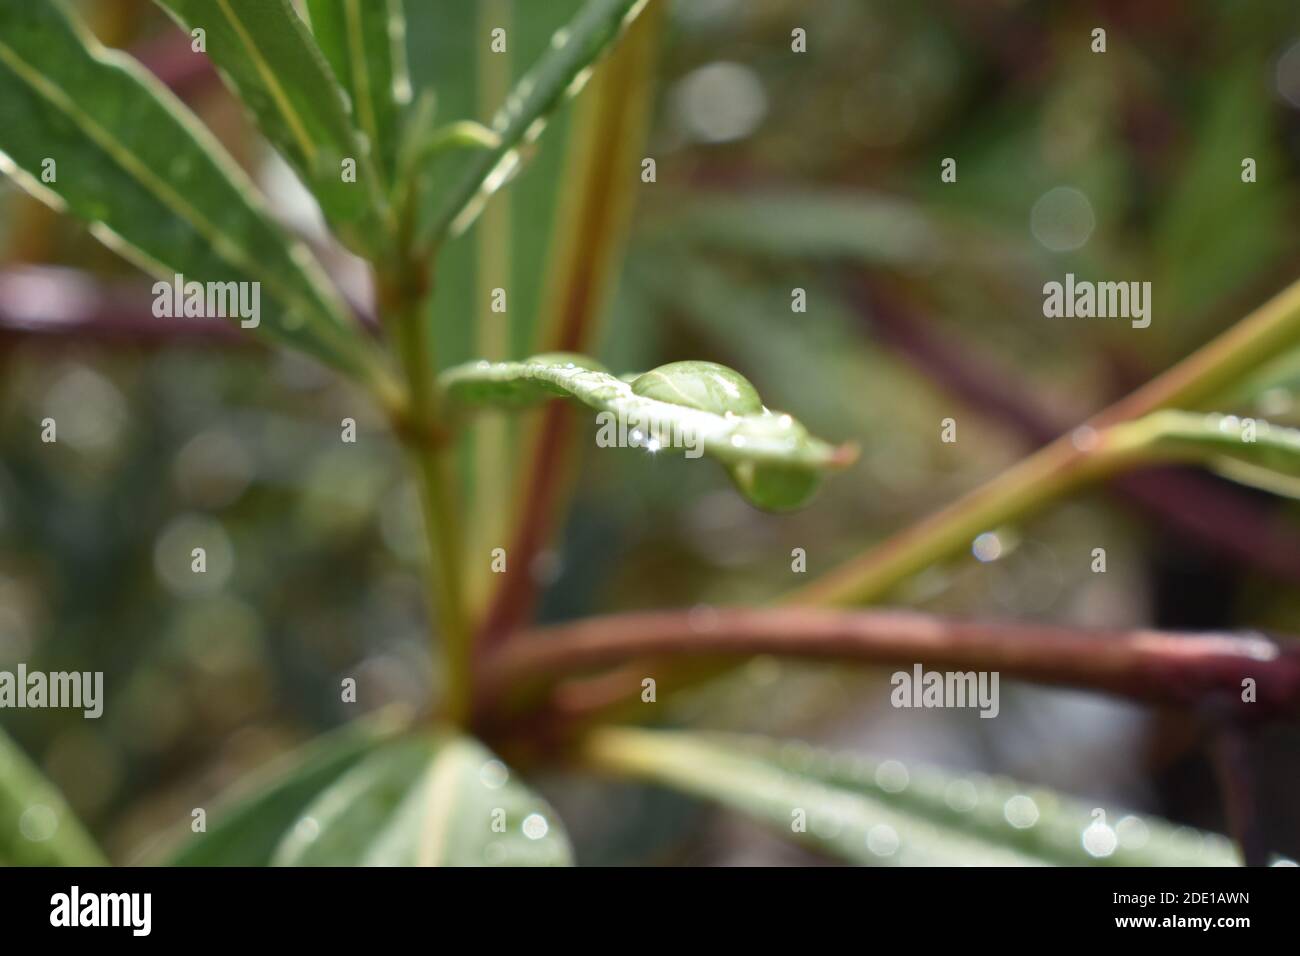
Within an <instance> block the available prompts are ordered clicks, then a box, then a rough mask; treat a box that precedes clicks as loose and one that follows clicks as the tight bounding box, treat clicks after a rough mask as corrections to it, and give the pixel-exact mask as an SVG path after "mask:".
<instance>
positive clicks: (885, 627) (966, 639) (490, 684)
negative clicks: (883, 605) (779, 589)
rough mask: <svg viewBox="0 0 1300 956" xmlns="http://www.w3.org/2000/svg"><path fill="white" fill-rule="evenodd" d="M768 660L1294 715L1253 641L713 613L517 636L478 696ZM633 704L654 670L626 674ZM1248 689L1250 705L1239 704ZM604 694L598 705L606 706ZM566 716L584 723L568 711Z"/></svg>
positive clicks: (488, 665) (630, 617)
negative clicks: (619, 669) (606, 676)
mask: <svg viewBox="0 0 1300 956" xmlns="http://www.w3.org/2000/svg"><path fill="white" fill-rule="evenodd" d="M755 654H776V655H781V656H788V657H796V658H800V659H814V660H831V661H855V662H859V663H863V664H875V665H879V664H886V665H907V666H910V665H914V664H921V665H923V666H925V667H927V668H938V669H946V670H990V671H998V672H1001V673H1005V674H1006V676H1008V677H1015V678H1022V679H1025V680H1032V681H1038V682H1042V683H1047V684H1056V685H1063V686H1069V687H1078V688H1084V689H1088V690H1094V691H1101V692H1104V693H1111V694H1116V695H1118V696H1122V697H1125V698H1127V699H1131V700H1139V701H1145V702H1148V703H1152V704H1158V705H1170V706H1182V707H1198V706H1201V705H1203V704H1204V702H1205V701H1206V700H1207V699H1209V698H1214V699H1216V700H1221V701H1222V705H1221V706H1223V707H1230V708H1231V712H1232V714H1233V715H1235V716H1236V717H1238V718H1239V719H1242V720H1256V719H1263V718H1267V717H1277V716H1285V715H1294V714H1297V713H1300V645H1297V644H1296V643H1295V642H1294V641H1286V640H1277V641H1275V640H1273V639H1272V638H1268V637H1264V636H1262V635H1258V634H1250V635H1236V634H1231V633H1222V632H1213V633H1181V632H1164V631H1151V630H1144V629H1135V630H1083V629H1079V628H1071V627H1061V626H1058V625H1050V624H1026V623H1018V622H1003V621H999V622H988V621H963V620H956V619H950V618H944V617H939V616H937V615H932V614H924V613H920V612H915V611H890V610H872V611H843V610H829V609H820V608H796V607H789V608H761V609H750V608H717V609H713V610H711V611H709V612H708V613H705V614H699V613H695V612H688V611H649V612H640V613H633V614H618V615H611V616H608V617H598V618H589V619H586V620H582V621H577V622H575V623H572V624H561V625H556V626H552V627H547V628H541V629H538V630H535V631H530V632H524V633H523V634H521V635H520V636H519V639H518V640H514V641H511V642H509V643H507V644H505V645H502V646H501V648H500V649H499V650H498V651H496V652H495V653H494V654H493V655H492V656H491V657H489V658H488V659H487V660H486V661H485V662H484V669H483V672H482V675H481V685H480V686H481V687H482V688H483V689H484V690H485V691H487V692H489V693H491V692H493V691H500V690H504V689H505V688H511V689H521V690H525V691H526V690H527V686H528V685H529V683H533V684H535V685H536V684H541V685H548V684H551V683H554V682H555V681H557V680H559V679H561V678H563V677H566V676H573V675H577V674H584V673H590V672H593V671H596V670H598V669H600V668H603V667H610V666H612V665H616V664H619V663H623V662H628V661H636V660H643V661H644V660H646V659H667V658H672V659H674V660H680V659H682V658H693V659H696V660H699V661H717V660H719V659H722V658H735V657H749V656H753V655H755ZM623 673H624V674H625V676H626V678H627V681H628V687H626V688H625V689H624V694H623V696H635V694H636V692H639V690H640V681H641V678H642V677H644V676H646V674H648V673H651V671H649V670H646V668H645V667H643V668H642V671H636V670H635V669H631V670H627V671H624V672H623ZM1247 677H1249V678H1251V679H1253V680H1254V681H1255V686H1256V689H1257V700H1256V701H1255V702H1252V703H1244V702H1242V700H1241V686H1242V684H1241V682H1242V680H1243V679H1245V678H1247ZM607 697H608V695H606V699H607ZM569 711H570V712H568V713H566V714H564V715H563V716H567V717H577V716H583V714H582V713H580V711H581V708H580V707H579V708H569Z"/></svg>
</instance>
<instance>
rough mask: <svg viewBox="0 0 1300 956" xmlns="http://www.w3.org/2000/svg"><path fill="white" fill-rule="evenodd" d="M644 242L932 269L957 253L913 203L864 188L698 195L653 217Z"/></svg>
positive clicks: (786, 259)
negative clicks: (950, 253) (861, 189)
mask: <svg viewBox="0 0 1300 956" xmlns="http://www.w3.org/2000/svg"><path fill="white" fill-rule="evenodd" d="M640 238H642V239H643V240H645V241H654V242H663V243H666V244H667V245H668V246H669V247H670V248H673V249H680V248H681V247H682V246H683V245H689V246H696V247H699V248H702V249H717V250H721V251H726V252H735V253H742V254H746V255H753V256H761V257H764V258H771V259H777V260H780V261H782V262H784V263H786V264H788V263H789V262H790V261H791V260H798V259H819V260H827V259H829V260H845V261H850V262H855V263H863V264H869V265H876V266H908V267H913V268H920V267H932V266H933V265H934V264H935V263H936V262H938V261H939V260H940V259H941V258H942V257H944V256H945V255H946V254H947V253H948V252H949V251H950V250H948V249H947V248H946V247H947V246H948V245H950V243H948V242H947V241H946V240H945V239H944V237H942V236H941V235H940V232H939V230H937V229H936V228H935V226H934V225H933V224H932V223H931V222H930V220H929V219H927V218H926V217H924V216H922V215H921V214H920V212H919V211H918V209H917V206H916V205H915V204H914V203H909V202H906V201H904V200H900V199H896V198H893V197H889V196H882V195H877V194H874V193H868V192H862V191H858V190H840V191H812V190H807V191H801V192H789V191H783V192H762V191H756V192H752V193H745V194H740V195H734V194H727V193H716V192H715V193H709V192H704V191H693V192H691V193H688V194H687V195H685V196H683V197H680V198H679V200H678V201H676V202H673V203H671V204H670V205H668V206H667V207H666V208H665V209H662V210H659V211H655V212H652V213H651V214H650V215H649V216H648V217H647V221H646V224H645V226H644V228H643V229H641V230H640Z"/></svg>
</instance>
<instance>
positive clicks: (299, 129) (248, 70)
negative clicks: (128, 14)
mask: <svg viewBox="0 0 1300 956" xmlns="http://www.w3.org/2000/svg"><path fill="white" fill-rule="evenodd" d="M157 2H158V3H159V4H160V5H162V6H163V7H165V8H166V9H168V10H169V11H170V12H171V13H172V14H173V15H174V16H175V17H176V19H177V20H178V21H179V22H180V23H181V25H182V26H184V27H185V28H186V29H188V30H194V29H198V28H201V29H203V30H204V31H206V39H205V42H206V49H207V54H208V56H209V57H210V58H211V60H212V62H213V63H215V64H216V66H217V68H218V69H219V70H220V72H221V75H222V76H223V77H224V78H225V80H226V83H227V84H228V85H229V86H230V87H231V88H232V89H233V90H234V92H235V93H236V95H237V96H239V98H240V99H241V100H243V102H244V105H245V106H246V107H247V108H248V110H249V112H250V113H252V115H253V118H254V119H255V120H256V121H257V125H258V127H259V128H260V129H261V130H262V132H263V133H265V134H266V138H267V139H268V140H269V141H270V142H271V144H272V145H273V146H274V147H275V148H276V149H277V150H278V151H279V152H280V154H281V155H283V156H284V157H285V159H287V160H288V161H289V164H290V165H291V166H292V167H293V168H294V169H295V170H296V171H297V172H298V175H299V176H300V177H301V178H302V181H303V182H304V183H305V184H306V185H307V186H308V188H310V189H311V191H312V192H313V193H314V194H315V195H316V198H317V199H318V200H319V201H320V204H321V209H322V211H323V212H324V213H325V216H326V218H327V219H329V220H330V222H331V223H332V224H333V225H334V226H335V229H336V230H337V232H338V234H339V236H340V238H342V239H344V240H345V241H346V242H347V243H348V244H349V245H350V246H352V247H353V248H355V249H358V250H361V251H367V250H369V251H374V250H382V249H383V248H384V240H385V239H386V238H387V235H388V224H387V222H386V216H387V213H386V210H385V209H384V202H385V200H384V195H383V187H382V185H381V183H380V181H379V179H378V177H377V172H376V166H375V160H374V157H373V156H372V155H371V152H370V150H371V147H372V144H371V143H368V142H366V141H364V140H362V139H360V138H359V137H358V136H357V135H356V133H355V131H354V129H353V127H352V124H351V122H350V120H349V117H348V103H347V99H346V97H345V95H344V93H343V90H342V88H341V87H340V86H339V84H338V81H337V80H336V79H335V76H334V73H333V71H332V70H331V69H330V67H329V64H327V63H326V62H325V58H324V57H323V56H322V55H321V51H320V49H319V48H318V47H317V46H316V45H315V43H314V42H313V41H312V38H311V34H310V33H309V32H308V30H307V25H306V24H305V23H303V21H302V19H301V18H300V17H299V16H298V14H297V13H295V12H294V10H293V7H292V5H291V4H290V2H289V0H157ZM348 161H350V162H352V163H355V166H356V169H355V173H356V175H355V181H354V182H353V181H347V180H346V179H345V178H344V163H345V162H348Z"/></svg>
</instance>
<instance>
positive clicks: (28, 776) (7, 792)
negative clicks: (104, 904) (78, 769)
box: [0, 731, 105, 866]
mask: <svg viewBox="0 0 1300 956" xmlns="http://www.w3.org/2000/svg"><path fill="white" fill-rule="evenodd" d="M104 863H105V860H104V857H103V854H102V853H100V851H99V848H98V847H97V846H96V845H95V841H94V840H93V839H91V837H90V835H89V834H87V833H86V831H85V830H84V829H82V827H81V824H80V822H78V820H77V818H76V816H75V815H74V814H73V812H72V810H71V809H70V808H69V807H68V805H67V803H66V802H65V801H64V799H63V795H62V794H60V793H59V791H58V790H57V789H56V788H55V787H54V785H53V784H52V783H50V782H49V781H48V780H46V779H45V778H44V777H43V776H42V775H41V772H40V771H39V770H37V769H36V767H35V765H34V764H33V763H32V762H31V761H30V760H28V759H27V757H26V755H24V754H23V752H22V751H21V750H20V749H19V748H18V745H17V744H15V743H14V742H13V741H12V740H10V739H9V738H8V737H7V736H6V735H5V734H4V733H3V732H2V731H0V866H101V865H103V864H104Z"/></svg>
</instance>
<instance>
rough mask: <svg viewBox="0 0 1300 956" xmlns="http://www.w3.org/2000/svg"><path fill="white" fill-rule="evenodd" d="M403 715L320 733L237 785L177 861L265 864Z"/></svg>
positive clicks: (174, 863)
mask: <svg viewBox="0 0 1300 956" xmlns="http://www.w3.org/2000/svg"><path fill="white" fill-rule="evenodd" d="M399 724H400V720H399V719H398V718H396V717H395V716H390V715H389V714H386V713H380V714H377V715H375V716H373V717H370V718H363V719H361V720H359V721H357V722H355V723H353V724H349V725H348V726H346V727H343V728H340V729H339V730H336V731H333V732H332V733H329V734H325V735H324V736H322V737H318V738H317V739H316V740H313V741H312V742H311V743H309V744H307V745H306V746H305V747H302V748H301V749H299V750H297V751H295V752H293V753H290V754H288V755H286V756H285V757H284V758H282V759H281V760H278V761H276V762H275V764H274V765H273V766H271V767H269V768H268V769H267V770H265V771H262V772H261V773H258V774H255V775H254V776H252V777H249V778H247V779H246V780H244V781H243V782H241V783H240V784H239V785H238V791H239V792H238V793H237V794H235V795H234V796H233V797H228V798H223V801H222V802H221V803H219V804H218V806H217V807H215V808H214V809H213V810H212V811H211V812H210V813H209V814H208V821H207V823H208V829H207V831H206V832H203V833H198V834H195V835H194V836H192V837H190V838H189V839H188V840H187V841H186V842H185V843H184V844H183V845H182V846H181V847H180V849H179V850H177V851H176V853H175V854H174V855H173V856H172V857H171V859H170V861H169V863H170V865H172V866H265V865H267V864H268V863H270V862H271V856H272V854H273V853H274V852H275V848H276V846H277V845H278V844H279V842H280V840H281V839H282V838H283V836H284V832H285V830H286V829H288V828H289V827H291V826H292V825H293V823H294V821H296V820H297V819H298V817H299V815H300V814H301V813H302V811H303V809H304V808H305V807H306V806H307V805H308V804H309V803H310V802H311V801H312V800H313V799H314V798H315V797H316V795H317V794H319V793H320V792H321V791H322V790H324V789H325V788H326V787H328V786H329V785H330V784H331V783H333V782H334V781H335V780H337V779H338V778H339V777H340V776H342V775H343V774H344V773H346V772H347V771H348V770H349V769H350V768H351V767H353V766H355V765H356V764H357V763H358V762H360V761H361V760H363V759H364V758H365V757H366V755H367V754H369V753H371V752H372V751H373V750H374V748H375V747H377V746H378V745H379V744H380V743H381V742H382V741H383V740H384V739H386V738H387V737H388V736H390V735H391V734H392V732H393V731H394V730H395V729H396V727H397V726H398V725H399Z"/></svg>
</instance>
